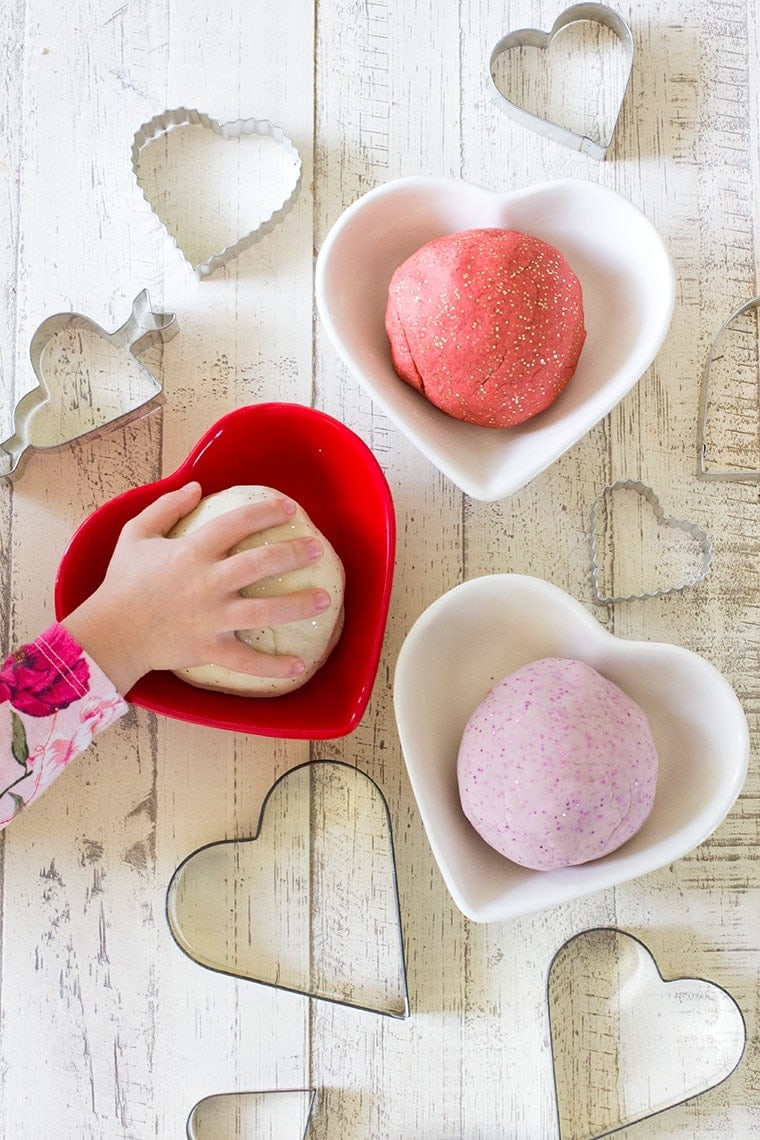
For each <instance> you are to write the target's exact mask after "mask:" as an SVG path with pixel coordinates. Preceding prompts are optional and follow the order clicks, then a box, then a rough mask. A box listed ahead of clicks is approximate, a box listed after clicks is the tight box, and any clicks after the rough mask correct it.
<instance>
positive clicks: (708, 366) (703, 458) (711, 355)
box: [697, 297, 760, 482]
mask: <svg viewBox="0 0 760 1140" xmlns="http://www.w3.org/2000/svg"><path fill="white" fill-rule="evenodd" d="M757 308H760V297H752V298H751V300H749V301H745V302H744V304H743V305H739V307H738V309H734V311H733V313H731V315H730V316H729V317H727V318H726V319H725V321H724V322H723V324H722V325H721V326H720V329H719V330H718V333H717V335H716V337H715V339H714V341H713V342H712V344H711V345H710V351H709V352H708V354H707V359H706V360H705V366H704V369H703V370H702V386H701V388H700V391H699V417H698V429H697V432H698V434H697V477H698V478H700V479H715V480H718V479H723V480H726V481H729V482H731V481H732V482H740V481H745V482H751V481H755V482H756V481H758V480H760V470H753V469H751V468H750V469H742V468H738V467H737V468H734V469H732V468H728V469H723V470H717V469H716V470H714V471H708V470H707V416H708V412H709V407H710V380H711V377H712V366H713V363H714V361H716V360H717V359H718V349H719V347H720V344H721V342H722V340H723V337H724V335H725V334H726V332H727V330H728V328H729V327H730V326H731V325H732V324H733V323H734V321H736V320H737V319H738V318H739V317H742V316H744V314H745V313H750V312H752V310H753V309H757Z"/></svg>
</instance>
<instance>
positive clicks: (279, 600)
mask: <svg viewBox="0 0 760 1140" xmlns="http://www.w3.org/2000/svg"><path fill="white" fill-rule="evenodd" d="M331 600H332V599H331V598H330V595H329V594H328V592H327V590H319V589H316V590H297V591H295V592H294V593H292V594H278V595H276V596H273V597H271V598H243V597H241V598H240V599H236V600H235V601H233V602H232V603H231V604H230V606H229V609H228V611H227V618H228V621H229V623H230V628H231V629H263V628H266V627H267V626H270V625H284V624H285V622H290V621H304V620H305V619H307V618H313V617H316V616H317V614H321V613H324V611H325V610H326V609H327V608H328V606H329V605H330V602H331Z"/></svg>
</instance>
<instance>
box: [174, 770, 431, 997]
mask: <svg viewBox="0 0 760 1140" xmlns="http://www.w3.org/2000/svg"><path fill="white" fill-rule="evenodd" d="M166 916H167V920H168V923H169V928H170V930H171V933H172V936H173V938H174V940H175V942H176V943H177V945H178V946H179V948H180V949H181V950H182V951H183V953H185V954H186V955H187V956H188V957H189V958H191V959H192V960H193V961H194V962H197V963H198V965H199V966H204V967H205V968H206V969H209V970H214V971H216V972H217V973H220V974H227V975H230V976H232V977H236V978H244V979H246V980H248V981H252V982H259V983H261V984H262V985H271V986H276V987H278V988H279V989H283V990H289V991H290V992H292V993H300V994H303V995H305V996H307V997H314V998H321V999H323V1000H324V1001H332V1002H336V1003H338V1004H340V1005H345V1006H352V1007H354V1008H357V1009H363V1010H366V1011H367V1012H371V1013H379V1014H385V1015H387V1016H389V1017H398V1018H405V1017H408V1016H409V994H408V988H407V977H406V962H405V957H404V939H403V933H402V929H401V913H400V908H399V901H398V881H397V877H396V863H395V855H394V849H393V836H392V831H391V818H390V811H389V809H388V804H387V802H386V800H385V797H384V796H383V794H382V792H381V791H380V789H379V787H378V786H377V784H375V783H374V781H373V780H371V779H370V777H369V776H367V775H365V774H364V773H363V772H361V771H360V770H359V769H358V768H354V767H353V766H351V765H349V764H345V763H343V762H342V761H332V760H319V761H312V762H307V763H305V764H303V765H300V766H299V767H297V768H292V769H290V770H289V771H287V772H285V774H284V775H282V776H280V777H279V779H278V780H277V781H276V782H275V783H274V784H273V785H272V787H271V788H270V790H269V792H268V793H267V796H266V798H265V800H264V804H263V807H262V809H261V814H260V817H259V825H258V828H257V829H256V833H255V835H254V836H253V837H252V838H247V839H236V840H231V839H223V840H220V841H219V842H216V843H210V844H208V845H207V846H205V847H201V848H199V849H198V850H197V851H195V852H193V853H192V854H191V855H189V856H188V857H187V858H186V859H185V860H184V862H183V863H181V864H180V866H179V867H178V868H177V870H176V871H175V872H174V875H173V876H172V879H171V882H170V884H169V888H168V891H167V896H166ZM368 946H371V947H372V953H371V954H370V955H368V954H367V947H368Z"/></svg>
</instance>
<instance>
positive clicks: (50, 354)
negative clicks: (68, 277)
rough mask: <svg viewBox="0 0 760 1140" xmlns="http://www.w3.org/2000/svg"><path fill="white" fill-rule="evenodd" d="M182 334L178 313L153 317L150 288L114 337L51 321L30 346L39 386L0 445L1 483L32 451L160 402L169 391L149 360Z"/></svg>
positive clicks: (61, 318)
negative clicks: (168, 342)
mask: <svg viewBox="0 0 760 1140" xmlns="http://www.w3.org/2000/svg"><path fill="white" fill-rule="evenodd" d="M178 332H179V325H178V324H177V321H176V318H175V315H174V313H155V312H154V311H153V310H152V309H151V307H150V297H149V296H148V292H147V290H146V289H143V290H142V292H141V293H138V294H137V296H136V297H135V299H134V301H133V302H132V312H131V313H130V315H129V319H128V320H127V321H126V322H125V323H124V324H123V325H122V326H121V328H118V329H116V331H115V332H112V333H107V332H105V330H104V329H102V328H101V327H100V326H99V325H96V324H95V322H94V321H91V320H90V319H89V317H84V316H82V315H81V314H80V313H56V314H54V315H53V316H51V317H47V318H46V319H45V320H44V321H43V322H42V324H41V325H40V326H39V328H38V329H37V331H36V332H35V334H34V336H33V337H32V340H31V343H30V345H29V356H30V358H31V363H32V368H33V370H34V374H35V376H36V377H37V385H36V387H34V388H32V389H31V391H29V392H27V393H26V394H25V395H24V396H22V397H21V399H20V400H19V402H18V404H17V405H16V408H15V411H14V415H13V426H14V429H15V430H14V434H13V435H12V436H11V437H10V438H9V439H6V440H4V441H3V442H2V443H0V478H8V479H12V478H14V477H16V476H18V475H20V474H21V472H22V470H23V467H24V466H25V463H26V459H27V457H28V456H29V455H30V454H31V453H32V452H34V451H49V450H51V449H53V448H58V447H62V446H63V445H64V444H68V443H73V442H74V440H78V439H85V438H89V437H95V436H98V435H100V434H101V433H102V431H103V430H104V429H105V428H112V427H116V426H117V425H122V426H123V425H125V424H126V423H128V422H130V421H131V420H133V419H134V418H136V417H137V416H143V415H146V414H147V412H148V411H150V410H152V409H153V408H154V407H156V406H158V405H159V404H161V403H162V402H163V385H162V383H161V381H160V380H159V379H158V376H157V375H156V372H155V371H154V370H153V369H152V368H151V367H150V365H149V364H148V361H147V360H146V357H147V356H148V354H149V353H150V351H151V350H152V349H154V348H156V347H157V346H163V345H164V344H166V343H167V341H169V340H171V338H172V337H173V336H176V334H177V333H178ZM130 358H132V359H131V360H130ZM130 364H131V371H128V370H127V369H128V366H129V365H130Z"/></svg>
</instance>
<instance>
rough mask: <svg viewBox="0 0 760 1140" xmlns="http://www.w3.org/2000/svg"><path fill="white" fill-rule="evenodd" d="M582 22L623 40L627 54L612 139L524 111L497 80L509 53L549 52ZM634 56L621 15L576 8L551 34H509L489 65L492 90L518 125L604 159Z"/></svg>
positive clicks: (527, 30)
mask: <svg viewBox="0 0 760 1140" xmlns="http://www.w3.org/2000/svg"><path fill="white" fill-rule="evenodd" d="M582 21H586V22H588V23H594V24H601V25H603V26H604V27H606V28H609V29H610V31H611V32H613V33H614V34H615V35H616V36H617V38H618V39H619V40H620V42H621V44H622V45H623V50H624V52H625V68H626V72H625V83H624V85H623V90H622V92H621V95H620V100H619V103H618V107H617V111H616V112H615V118H614V122H613V123H612V127H611V129H610V131H609V135H608V136H607V137H606V138H603V139H601V140H597V139H594V138H591V137H590V136H589V135H587V134H584V133H582V132H579V131H573V130H571V129H570V128H569V127H566V126H563V125H562V123H559V122H555V121H553V120H551V119H548V118H546V117H544V116H542V115H539V114H536V113H535V112H533V111H528V110H527V109H526V108H524V107H521V106H520V105H519V104H518V103H515V102H514V101H513V100H512V99H509V98H507V96H506V95H505V94H504V92H503V91H502V90H501V89H500V88H499V87H498V86H497V83H496V80H495V78H494V73H495V68H496V63H497V60H498V59H499V58H500V57H501V56H503V55H504V54H505V53H506V52H508V51H511V50H513V49H515V48H523V47H534V48H541V49H543V50H548V49H549V48H550V46H551V44H552V41H553V40H554V38H555V36H557V35H558V34H559V33H560V32H561V31H563V29H565V28H567V27H569V26H570V25H571V24H576V23H580V22H582ZM633 53H634V45H633V33H632V32H631V29H630V27H629V25H628V24H627V23H626V21H625V20H624V19H623V17H622V16H621V15H620V14H619V13H618V12H615V11H614V10H613V9H612V8H608V7H607V5H606V4H574V5H573V6H572V7H570V8H566V9H565V11H564V12H561V13H560V14H559V16H558V17H557V19H556V20H555V21H554V23H553V24H552V27H551V30H550V31H548V32H544V31H541V30H539V29H538V28H521V29H520V30H519V31H516V32H509V33H508V34H507V35H506V36H503V37H502V39H500V40H499V42H498V43H497V44H496V46H495V47H494V49H493V51H492V52H491V57H490V60H489V65H488V74H489V78H490V83H491V90H492V93H493V96H494V98H495V99H496V100H497V102H498V103H499V105H500V106H501V107H502V109H503V110H504V111H506V113H507V114H508V115H509V116H510V117H511V118H512V119H514V120H515V122H517V123H520V125H521V126H523V127H527V128H528V129H529V130H531V131H538V133H539V134H542V135H546V137H547V138H550V139H552V140H553V141H554V142H557V143H562V144H563V146H569V147H572V149H573V150H579V151H581V153H582V154H586V155H589V156H590V157H591V158H599V159H602V158H605V157H606V155H607V151H608V150H609V148H610V146H611V144H612V138H613V136H614V133H615V128H616V127H617V122H618V119H619V118H620V112H621V110H622V107H623V101H624V99H625V93H626V91H627V89H628V83H629V81H630V77H631V71H632V69H633Z"/></svg>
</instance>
